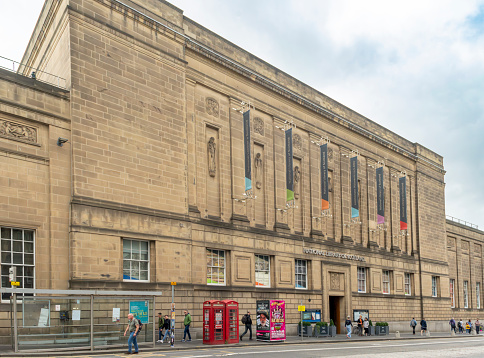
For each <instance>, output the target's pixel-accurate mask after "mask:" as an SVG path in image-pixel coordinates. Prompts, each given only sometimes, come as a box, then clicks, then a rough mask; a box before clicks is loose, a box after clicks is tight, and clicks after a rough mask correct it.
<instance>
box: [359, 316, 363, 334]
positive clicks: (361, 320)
mask: <svg viewBox="0 0 484 358" xmlns="http://www.w3.org/2000/svg"><path fill="white" fill-rule="evenodd" d="M358 335H359V336H362V335H363V316H362V315H360V318H358Z"/></svg>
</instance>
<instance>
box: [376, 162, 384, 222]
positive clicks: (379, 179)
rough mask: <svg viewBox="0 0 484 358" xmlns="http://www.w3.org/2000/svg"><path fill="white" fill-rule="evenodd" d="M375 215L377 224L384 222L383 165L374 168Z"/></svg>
mask: <svg viewBox="0 0 484 358" xmlns="http://www.w3.org/2000/svg"><path fill="white" fill-rule="evenodd" d="M376 215H377V224H384V223H385V188H384V187H383V167H380V168H376Z"/></svg>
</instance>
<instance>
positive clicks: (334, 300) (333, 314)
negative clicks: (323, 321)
mask: <svg viewBox="0 0 484 358" xmlns="http://www.w3.org/2000/svg"><path fill="white" fill-rule="evenodd" d="M343 299H344V297H343V296H329V318H330V319H332V320H333V322H334V325H335V326H336V333H337V334H341V333H342V327H343V323H344V322H343V321H344V318H345V317H344V312H342V311H341V310H342V309H343V307H344V305H343Z"/></svg>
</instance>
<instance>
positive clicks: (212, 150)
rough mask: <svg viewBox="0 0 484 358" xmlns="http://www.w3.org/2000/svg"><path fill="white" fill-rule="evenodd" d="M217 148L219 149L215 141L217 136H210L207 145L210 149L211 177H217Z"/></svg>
mask: <svg viewBox="0 0 484 358" xmlns="http://www.w3.org/2000/svg"><path fill="white" fill-rule="evenodd" d="M216 150H217V144H216V143H215V138H214V137H210V139H209V141H208V145H207V151H208V174H210V176H211V177H215V173H216V171H217V168H216V165H215V153H216Z"/></svg>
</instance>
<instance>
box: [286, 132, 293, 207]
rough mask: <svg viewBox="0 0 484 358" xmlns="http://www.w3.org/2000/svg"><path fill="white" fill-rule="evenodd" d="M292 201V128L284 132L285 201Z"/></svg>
mask: <svg viewBox="0 0 484 358" xmlns="http://www.w3.org/2000/svg"><path fill="white" fill-rule="evenodd" d="M291 200H294V168H293V163H292V128H291V129H288V130H287V131H286V201H291Z"/></svg>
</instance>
